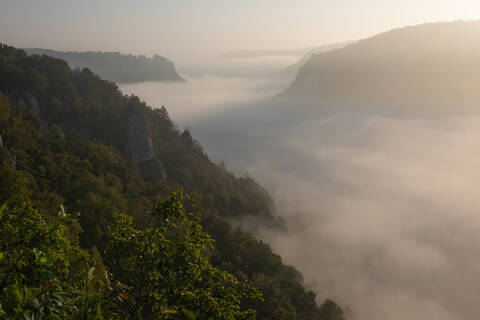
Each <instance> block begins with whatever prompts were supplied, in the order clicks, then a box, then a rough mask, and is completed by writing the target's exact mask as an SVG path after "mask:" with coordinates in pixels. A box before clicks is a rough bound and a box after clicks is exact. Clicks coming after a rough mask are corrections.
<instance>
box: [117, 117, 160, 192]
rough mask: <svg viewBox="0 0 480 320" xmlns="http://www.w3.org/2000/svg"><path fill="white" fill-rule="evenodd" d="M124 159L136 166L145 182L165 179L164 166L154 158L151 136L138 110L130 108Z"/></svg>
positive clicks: (156, 181)
mask: <svg viewBox="0 0 480 320" xmlns="http://www.w3.org/2000/svg"><path fill="white" fill-rule="evenodd" d="M125 157H126V158H127V159H128V160H131V161H135V162H136V163H137V164H138V166H139V168H140V169H141V170H142V175H143V177H144V179H145V180H147V181H151V182H155V183H158V182H163V181H165V180H166V179H167V170H166V169H165V166H164V165H163V163H162V162H161V161H160V160H158V159H155V158H154V151H153V144H152V134H151V132H150V128H149V126H148V124H147V122H146V121H145V117H144V115H143V112H142V110H141V109H139V108H132V109H131V110H129V112H128V115H127V143H126V147H125Z"/></svg>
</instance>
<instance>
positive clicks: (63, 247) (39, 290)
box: [0, 203, 93, 319]
mask: <svg viewBox="0 0 480 320" xmlns="http://www.w3.org/2000/svg"><path fill="white" fill-rule="evenodd" d="M69 221H72V220H71V217H70V216H68V215H66V214H65V213H64V211H63V209H62V210H61V211H60V212H59V217H58V221H57V222H56V223H53V224H49V223H47V222H46V221H45V220H44V219H43V218H42V216H41V215H40V213H39V212H38V211H37V210H35V209H33V207H32V205H31V204H29V203H25V204H23V205H22V206H20V207H14V208H13V209H9V208H8V207H7V205H6V204H5V205H3V206H2V207H0V318H2V319H4V318H6V319H64V318H65V317H67V316H68V317H70V318H73V317H74V316H75V315H79V314H81V313H83V312H84V311H85V310H86V309H85V308H87V306H86V304H85V302H86V301H87V299H86V298H87V297H88V294H87V292H86V288H87V289H88V281H89V278H90V279H91V275H90V274H91V272H92V271H91V270H93V269H91V268H90V267H89V255H88V253H87V252H86V251H83V250H81V249H80V248H78V247H77V246H75V245H72V244H71V243H70V241H69V240H68V237H67V234H68V228H67V223H68V222H69ZM87 311H88V310H87Z"/></svg>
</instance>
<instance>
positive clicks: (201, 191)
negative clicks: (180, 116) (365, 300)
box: [0, 45, 341, 319]
mask: <svg viewBox="0 0 480 320" xmlns="http://www.w3.org/2000/svg"><path fill="white" fill-rule="evenodd" d="M0 91H2V92H3V93H5V95H8V97H9V98H7V97H6V96H4V95H2V93H1V92H0V134H1V135H2V138H3V142H4V148H5V149H6V150H8V152H10V153H11V154H13V155H15V157H16V166H15V169H14V168H12V167H11V166H9V165H8V164H7V163H6V162H5V161H3V162H2V160H1V158H0V203H7V204H8V208H11V209H3V210H4V212H8V213H9V215H8V219H7V218H6V217H7V216H5V217H3V218H2V219H7V220H3V221H2V225H0V229H2V228H3V229H2V230H4V231H3V232H4V234H3V235H0V237H3V239H7V241H6V242H3V241H2V243H0V247H2V246H4V245H5V246H6V247H2V248H3V249H1V250H2V251H1V252H2V255H1V256H0V260H1V263H2V264H1V269H0V270H1V272H6V273H8V274H9V276H8V280H5V281H6V282H5V284H4V285H2V287H1V288H0V290H1V295H2V296H1V297H2V298H1V299H2V300H1V301H2V306H3V307H2V309H1V310H3V311H0V313H1V312H3V313H5V314H7V313H8V315H9V317H10V316H12V314H16V312H17V311H18V310H20V309H21V310H23V311H25V310H27V309H28V308H30V307H29V306H30V305H31V303H30V302H29V301H33V302H35V301H36V302H35V303H37V304H38V303H40V304H41V305H43V304H45V305H48V303H50V302H51V303H53V304H51V305H52V307H51V308H53V309H52V310H54V309H55V308H57V309H58V312H57V311H55V312H54V311H51V312H50V311H48V310H50V309H48V310H47V309H42V310H44V311H45V310H47V311H48V312H49V313H48V314H51V315H52V316H51V317H54V315H55V314H59V315H64V314H66V313H69V314H70V315H71V317H74V316H75V317H79V318H82V319H90V318H91V319H98V318H102V317H103V318H105V319H122V318H123V317H130V315H133V317H134V318H135V317H136V318H138V319H149V318H152V317H153V315H155V316H157V317H160V318H162V317H163V318H173V319H175V318H178V319H185V318H186V319H193V318H197V319H204V318H208V317H211V318H215V319H232V317H233V318H241V317H244V318H249V317H251V316H252V315H253V313H252V312H251V311H249V310H255V311H256V314H257V318H258V319H329V318H327V317H330V315H331V314H336V313H337V314H341V313H339V312H340V311H341V309H338V310H337V309H335V308H332V307H331V306H330V307H328V308H327V306H328V304H327V305H324V306H322V308H319V307H318V306H317V305H316V303H315V294H314V293H313V292H309V291H307V290H305V288H304V287H303V285H302V279H301V276H300V274H299V273H298V272H297V271H296V270H295V269H294V268H292V267H288V266H285V265H284V264H283V263H282V260H281V258H280V257H279V256H278V255H276V254H275V253H273V252H272V250H271V249H270V247H269V246H268V245H266V244H264V243H262V242H259V241H257V240H255V239H254V238H252V237H251V236H250V235H248V234H246V233H244V232H242V231H241V230H232V229H231V227H230V225H229V224H228V223H226V222H225V221H223V220H222V217H237V218H241V217H242V216H245V215H252V216H259V217H261V218H263V219H264V220H266V221H271V223H272V224H273V225H275V224H276V225H281V221H275V219H274V213H275V212H274V211H275V209H274V206H273V201H272V199H271V198H270V196H269V195H268V193H267V192H266V191H265V189H263V188H262V187H261V186H260V185H258V184H257V183H256V182H255V181H254V180H253V179H251V178H250V177H248V176H247V177H244V178H237V177H235V176H234V175H233V174H232V173H230V172H228V171H227V170H226V169H225V166H224V165H222V164H220V165H217V164H214V163H212V162H211V161H210V160H209V158H208V156H207V155H206V154H205V153H204V152H203V150H202V148H201V146H200V145H199V144H198V143H197V142H196V141H195V140H193V139H192V137H191V135H190V133H189V132H188V131H186V133H183V134H182V133H181V132H179V131H178V129H177V128H176V127H175V125H174V124H173V122H172V121H171V120H170V118H169V116H168V113H167V111H166V109H165V108H161V109H152V108H150V107H148V106H146V105H145V104H144V103H142V102H141V101H140V100H139V99H138V98H137V97H134V96H131V97H127V96H124V95H122V94H121V93H120V91H119V90H118V87H117V86H116V85H115V84H113V83H111V82H107V81H104V80H102V79H100V78H99V77H97V76H95V75H94V74H93V73H92V72H90V71H89V70H86V69H85V70H82V71H78V70H77V71H71V70H70V69H69V67H68V65H67V64H66V63H65V62H64V61H62V60H58V59H52V58H49V57H46V56H42V57H40V56H34V57H28V56H27V55H25V54H24V53H23V51H21V50H17V49H14V48H12V47H8V46H2V45H0ZM32 97H35V99H36V101H38V108H37V109H36V108H30V109H25V108H20V107H18V106H16V103H18V101H19V100H18V99H19V98H22V99H27V98H29V99H32ZM131 107H135V108H139V110H141V111H142V112H143V113H144V116H145V119H146V122H147V123H148V125H149V127H150V130H151V133H152V142H153V147H154V151H155V155H156V156H155V157H156V158H155V160H158V161H161V162H162V163H163V164H164V166H165V167H166V170H167V174H168V179H167V181H165V182H163V183H153V182H146V181H145V180H144V178H143V176H142V172H141V170H140V168H139V166H138V165H137V164H136V163H133V162H129V161H127V160H125V157H124V156H123V152H124V151H125V143H126V141H125V139H126V136H125V131H126V130H125V129H126V128H125V125H126V119H125V117H126V114H127V110H128V108H131ZM179 186H181V187H182V188H184V189H185V191H186V192H187V193H188V194H191V195H193V196H194V198H195V200H196V203H195V205H196V206H195V210H191V208H193V207H192V204H191V203H190V202H189V201H187V202H186V203H184V204H183V202H182V197H184V196H183V195H178V194H177V195H176V196H174V197H173V198H169V197H168V195H169V194H170V193H171V191H172V190H176V189H177V188H178V187H179ZM157 198H160V199H166V200H165V201H164V202H160V203H158V202H157V200H156V199H157ZM29 201H30V202H31V204H28V205H25V203H27V202H29ZM155 203H157V204H156V205H155ZM60 205H62V206H63V207H64V208H66V211H67V212H72V213H80V216H79V217H78V218H77V219H75V221H69V222H68V227H67V224H66V222H65V221H63V220H62V219H59V217H58V216H57V215H56V214H53V213H55V212H57V211H58V208H59V206H60ZM184 205H185V206H184ZM33 207H34V208H36V210H34V209H32V208H33ZM37 210H38V211H37ZM147 211H149V212H150V213H148V214H147V213H146V212H147ZM190 211H192V212H195V214H194V215H195V217H193V216H192V214H190V213H188V212H190ZM39 212H40V213H41V214H40V213H39ZM118 212H124V213H125V215H119V214H118ZM22 217H23V218H22ZM199 224H201V225H202V226H203V230H205V232H203V231H202V229H201V228H200V226H199ZM30 229H31V230H30ZM47 230H56V231H51V232H52V234H55V235H56V238H48V237H47V238H42V239H37V238H35V236H38V235H42V234H45V232H47ZM13 232H15V233H13ZM207 234H209V235H210V236H211V238H210V236H207ZM16 237H17V238H18V239H17V240H18V242H19V243H18V244H16V243H13V244H12V242H8V241H12V240H11V239H15V238H16ZM32 239H34V240H32ZM212 239H214V240H215V246H214V247H213V245H212V243H213V240H212ZM147 244H151V246H148V245H147ZM7 246H8V248H7ZM97 248H98V249H97ZM7 249H8V252H9V255H8V257H7ZM144 249H145V250H144ZM22 252H28V253H29V254H26V253H25V254H22ZM35 252H36V254H35ZM27 258H28V259H27ZM12 259H13V260H12ZM15 259H20V260H21V261H24V262H23V265H20V266H19V267H13V265H16V264H14V262H15V261H16V260H15ZM114 261H117V262H118V263H113V262H114ZM53 262H55V263H53ZM57 263H58V264H57ZM92 268H94V269H92ZM42 270H44V271H45V272H46V273H45V272H44V271H42ZM27 274H28V276H27ZM45 274H48V276H45ZM30 275H32V277H30ZM49 277H50V278H49ZM47 278H48V280H51V279H55V281H54V282H53V284H52V285H51V286H50V285H45V283H50V282H48V281H47V282H45V281H46V280H45V279H47ZM2 279H7V277H6V276H4V277H3V278H2ZM142 279H146V280H148V281H142ZM2 281H3V280H2ZM7 282H8V285H7ZM165 284H168V287H165ZM251 285H253V286H255V287H256V288H257V289H258V291H259V292H260V293H261V294H262V295H263V300H258V299H257V298H258V291H256V290H255V289H253V288H252V287H251ZM149 290H150V291H149ZM151 292H156V294H155V295H153V294H151ZM192 292H193V296H192V295H191V293H192ZM60 298H61V299H63V302H61V304H62V305H61V306H59V304H58V303H57V302H58V301H60V300H58V299H60ZM42 299H43V300H42ZM48 301H50V302H48ZM55 301H57V302H55ZM27 302H28V303H27ZM33 302H32V303H33ZM47 302H48V303H47ZM337 307H338V306H337ZM16 308H20V309H18V310H17V309H16ZM49 308H50V307H49ZM57 309H55V310H57ZM16 310H17V311H16ZM28 310H30V309H28ZM32 310H33V309H32ZM35 310H36V309H35ZM328 310H333V313H329V312H330V311H328ZM335 310H336V311H335ZM23 311H22V312H23ZM47 311H45V312H47ZM327 311H328V312H327ZM19 312H20V311H19ZM28 312H30V311H28ZM31 312H33V311H31ZM35 312H37V311H35ZM335 312H336V313H335ZM24 314H25V313H24ZM207 315H209V316H207ZM1 317H2V316H1V315H0V318H1ZM39 317H40V316H38V317H37V318H39ZM41 317H43V316H41ZM41 317H40V318H41ZM61 317H62V316H61ZM332 319H335V318H332ZM339 319H341V318H339Z"/></svg>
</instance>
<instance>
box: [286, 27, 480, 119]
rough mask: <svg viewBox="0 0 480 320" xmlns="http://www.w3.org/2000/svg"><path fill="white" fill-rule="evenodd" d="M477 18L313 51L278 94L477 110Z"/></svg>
mask: <svg viewBox="0 0 480 320" xmlns="http://www.w3.org/2000/svg"><path fill="white" fill-rule="evenodd" d="M479 37H480V22H479V21H455V22H439V23H428V24H421V25H416V26H409V27H404V28H399V29H394V30H391V31H388V32H384V33H381V34H378V35H376V36H373V37H371V38H368V39H364V40H361V41H358V42H356V43H354V44H351V45H348V46H346V47H345V48H342V49H337V50H334V51H330V52H326V53H320V54H314V55H312V57H311V58H310V59H309V61H307V62H306V63H305V64H304V65H303V67H302V68H300V70H299V72H298V74H297V77H296V79H295V81H294V82H293V83H292V84H291V85H290V87H289V88H288V89H287V90H286V91H285V92H284V93H283V96H284V97H288V98H292V97H294V98H297V99H300V100H306V101H307V102H315V103H316V105H321V104H322V103H323V104H324V105H325V106H326V107H328V106H329V105H334V106H343V105H348V106H351V107H352V108H358V107H359V106H372V105H373V106H376V105H378V106H381V107H382V108H385V107H386V106H391V105H394V106H399V107H402V108H406V107H409V106H411V107H412V109H413V110H415V109H417V110H418V109H431V110H435V109H437V110H438V109H440V108H442V107H446V108H447V110H448V108H452V106H455V109H456V110H458V109H459V108H463V107H464V108H466V109H473V110H478V105H477V103H476V101H478V99H479V98H480V95H479V91H478V89H477V86H476V85H475V84H476V83H478V82H479V81H480V72H478V71H479V66H480V42H478V41H475V40H473V39H478V38H479Z"/></svg>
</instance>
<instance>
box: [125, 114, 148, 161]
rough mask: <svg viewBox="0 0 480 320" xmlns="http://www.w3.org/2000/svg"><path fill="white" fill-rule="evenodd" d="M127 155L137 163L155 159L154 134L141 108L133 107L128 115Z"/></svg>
mask: <svg viewBox="0 0 480 320" xmlns="http://www.w3.org/2000/svg"><path fill="white" fill-rule="evenodd" d="M125 157H126V158H127V159H128V160H132V161H135V162H137V163H142V162H145V161H148V160H151V159H153V145H152V134H151V132H150V128H149V127H148V125H147V122H146V121H145V117H144V115H143V113H142V110H140V109H136V108H135V109H134V108H132V109H131V110H130V111H129V114H128V117H127V143H126V148H125Z"/></svg>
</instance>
